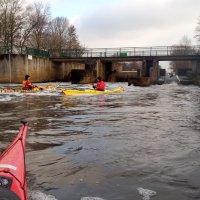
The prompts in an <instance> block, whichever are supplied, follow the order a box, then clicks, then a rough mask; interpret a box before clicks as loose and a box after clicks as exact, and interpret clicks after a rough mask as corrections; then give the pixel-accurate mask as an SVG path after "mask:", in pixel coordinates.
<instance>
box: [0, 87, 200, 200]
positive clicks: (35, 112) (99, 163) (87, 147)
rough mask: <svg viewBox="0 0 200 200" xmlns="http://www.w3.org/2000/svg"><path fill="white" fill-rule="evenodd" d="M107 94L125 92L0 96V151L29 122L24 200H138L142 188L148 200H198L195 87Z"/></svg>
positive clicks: (199, 99)
mask: <svg viewBox="0 0 200 200" xmlns="http://www.w3.org/2000/svg"><path fill="white" fill-rule="evenodd" d="M107 86H108V87H109V88H116V87H119V86H123V87H125V89H126V90H125V92H123V93H120V94H112V95H97V96H94V95H93V96H92V95H90V96H89V95H88V96H78V97H66V96H64V95H63V94H62V93H61V92H59V91H47V92H41V93H36V94H0V117H1V121H0V149H1V151H2V150H3V149H4V148H6V146H7V145H8V144H9V143H10V141H11V140H12V138H14V137H15V135H16V133H17V132H18V130H19V127H20V126H21V125H20V120H22V119H25V120H27V121H28V122H29V132H28V137H27V151H26V162H27V173H28V175H27V178H28V189H29V198H30V199H32V200H36V199H37V200H39V199H41V200H50V199H58V200H80V199H81V198H83V197H99V198H101V199H104V200H132V199H134V200H142V198H144V196H142V195H140V194H139V191H138V188H140V187H142V188H144V189H149V190H153V191H155V192H156V195H155V196H153V197H151V199H154V200H161V199H162V200H169V199H170V200H177V199H181V200H190V199H191V200H192V199H200V178H199V176H200V93H199V87H196V86H180V85H177V84H175V83H174V84H166V85H162V86H159V85H155V86H151V87H147V88H141V87H134V86H131V87H128V86H127V84H125V83H117V84H111V83H108V84H107ZM63 87H68V88H73V87H82V88H84V87H88V86H84V85H70V84H67V83H66V84H62V85H61V86H60V88H63ZM83 199H84V198H83ZM85 199H86V198H85ZM88 199H90V200H93V199H94V198H93V199H92V198H88ZM96 199H97V198H96Z"/></svg>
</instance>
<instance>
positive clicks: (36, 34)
mask: <svg viewBox="0 0 200 200" xmlns="http://www.w3.org/2000/svg"><path fill="white" fill-rule="evenodd" d="M30 9H31V10H32V14H31V15H30V17H31V19H32V22H31V23H32V26H33V25H34V29H33V30H32V32H31V35H30V39H29V42H28V44H29V45H30V46H31V47H34V48H37V49H44V48H45V43H46V42H45V39H46V38H45V31H46V28H47V26H48V23H49V17H50V7H49V5H44V4H42V3H40V2H39V3H34V4H33V5H32V8H30Z"/></svg>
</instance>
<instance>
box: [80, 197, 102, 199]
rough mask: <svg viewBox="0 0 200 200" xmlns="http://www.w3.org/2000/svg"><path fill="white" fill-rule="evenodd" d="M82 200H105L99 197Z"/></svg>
mask: <svg viewBox="0 0 200 200" xmlns="http://www.w3.org/2000/svg"><path fill="white" fill-rule="evenodd" d="M81 200H104V199H102V198H99V197H82V198H81Z"/></svg>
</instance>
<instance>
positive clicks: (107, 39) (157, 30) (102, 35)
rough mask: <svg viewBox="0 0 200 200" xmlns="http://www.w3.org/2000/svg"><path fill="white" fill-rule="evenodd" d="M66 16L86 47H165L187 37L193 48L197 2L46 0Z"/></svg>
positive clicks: (198, 10) (53, 10)
mask: <svg viewBox="0 0 200 200" xmlns="http://www.w3.org/2000/svg"><path fill="white" fill-rule="evenodd" d="M46 2H49V4H50V7H51V13H52V17H57V16H59V17H61V16H62V17H67V18H68V19H69V20H70V22H71V23H72V24H74V25H75V27H76V28H77V33H78V36H79V39H80V42H81V43H82V44H83V45H85V46H86V47H88V48H95V47H96V48H97V47H103V48H104V47H105V48H106V47H107V48H108V47H135V46H157V45H159V46H165V45H173V44H178V43H179V42H180V40H181V38H182V37H183V36H187V37H188V38H189V39H191V40H192V43H193V44H194V45H196V44H197V43H196V39H195V38H194V35H195V28H196V26H197V19H198V17H199V16H200V0H46Z"/></svg>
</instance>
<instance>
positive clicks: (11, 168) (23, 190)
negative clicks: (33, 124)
mask: <svg viewBox="0 0 200 200" xmlns="http://www.w3.org/2000/svg"><path fill="white" fill-rule="evenodd" d="M27 129H28V123H27V122H23V126H22V127H21V129H20V131H19V133H18V134H17V136H16V138H15V139H14V141H13V142H12V143H11V144H10V146H9V147H8V148H7V149H6V150H5V151H4V152H3V154H2V155H1V156H0V192H1V190H3V191H4V192H5V193H9V192H10V193H13V194H12V195H15V196H16V195H17V196H18V198H17V197H16V199H20V200H27V186H26V164H25V147H26V135H27ZM1 193H2V192H1ZM12 195H11V196H12ZM0 197H1V196H0ZM6 197H7V196H6ZM0 199H4V198H2V197H1V198H0ZM5 199H9V198H5ZM11 199H15V198H14V197H13V198H11Z"/></svg>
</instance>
